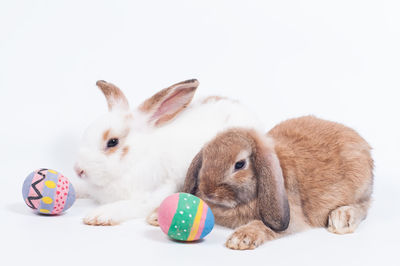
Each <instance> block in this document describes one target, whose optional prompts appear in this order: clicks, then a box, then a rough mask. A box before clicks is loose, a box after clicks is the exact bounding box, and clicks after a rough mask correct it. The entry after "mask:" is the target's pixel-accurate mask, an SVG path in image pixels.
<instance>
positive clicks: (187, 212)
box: [158, 193, 214, 241]
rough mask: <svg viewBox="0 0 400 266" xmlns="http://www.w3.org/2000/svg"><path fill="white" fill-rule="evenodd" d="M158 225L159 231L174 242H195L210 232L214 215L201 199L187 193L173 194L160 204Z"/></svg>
mask: <svg viewBox="0 0 400 266" xmlns="http://www.w3.org/2000/svg"><path fill="white" fill-rule="evenodd" d="M158 223H159V224H160V227H161V230H162V231H163V232H164V233H165V234H167V235H168V236H169V237H171V238H173V239H175V240H180V241H195V240H198V239H201V238H204V237H205V236H206V235H208V233H210V232H211V230H212V229H213V227H214V215H213V213H212V212H211V209H210V208H209V207H208V205H207V204H206V203H205V202H204V201H203V200H202V199H200V198H198V197H196V196H193V195H191V194H188V193H175V194H173V195H171V196H169V197H167V198H166V199H165V200H164V201H163V202H162V203H161V205H160V207H159V209H158Z"/></svg>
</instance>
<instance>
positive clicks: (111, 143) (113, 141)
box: [107, 138, 119, 148]
mask: <svg viewBox="0 0 400 266" xmlns="http://www.w3.org/2000/svg"><path fill="white" fill-rule="evenodd" d="M118 142H119V141H118V139H116V138H113V139H109V140H108V142H107V148H112V147H115V146H117V145H118Z"/></svg>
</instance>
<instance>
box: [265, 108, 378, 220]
mask: <svg viewBox="0 0 400 266" xmlns="http://www.w3.org/2000/svg"><path fill="white" fill-rule="evenodd" d="M268 135H269V136H271V137H272V138H273V139H274V140H275V151H276V153H277V155H278V157H279V160H280V164H281V167H282V171H283V175H284V177H285V186H286V189H287V192H288V197H289V198H292V200H293V201H295V202H296V204H299V205H300V206H301V208H302V211H303V214H304V216H305V218H306V219H307V222H308V223H309V224H310V225H312V226H326V224H327V219H328V215H329V213H330V212H331V211H332V210H334V209H336V208H337V207H339V206H343V205H351V204H365V205H368V204H369V200H370V196H371V192H372V182H373V173H372V170H373V160H372V158H371V155H370V149H371V148H370V146H369V145H368V143H367V142H366V141H365V140H364V139H363V138H362V137H361V136H360V135H358V134H357V132H355V131H354V130H352V129H350V128H348V127H346V126H344V125H341V124H339V123H334V122H329V121H325V120H322V119H318V118H316V117H313V116H306V117H300V118H295V119H290V120H287V121H284V122H282V123H280V124H278V125H277V126H275V127H274V128H273V129H271V130H270V131H269V132H268Z"/></svg>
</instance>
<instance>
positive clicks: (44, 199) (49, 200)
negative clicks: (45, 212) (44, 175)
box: [42, 197, 53, 204]
mask: <svg viewBox="0 0 400 266" xmlns="http://www.w3.org/2000/svg"><path fill="white" fill-rule="evenodd" d="M42 201H43V202H44V203H46V204H51V203H52V202H53V200H52V199H51V198H50V197H43V198H42Z"/></svg>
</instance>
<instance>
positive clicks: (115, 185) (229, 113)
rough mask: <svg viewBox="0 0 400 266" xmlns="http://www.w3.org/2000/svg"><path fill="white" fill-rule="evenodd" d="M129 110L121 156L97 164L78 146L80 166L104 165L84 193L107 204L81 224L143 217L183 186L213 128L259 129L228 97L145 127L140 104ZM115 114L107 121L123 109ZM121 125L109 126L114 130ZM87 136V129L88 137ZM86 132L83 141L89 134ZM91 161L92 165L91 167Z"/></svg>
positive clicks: (240, 106)
mask: <svg viewBox="0 0 400 266" xmlns="http://www.w3.org/2000/svg"><path fill="white" fill-rule="evenodd" d="M131 114H132V117H133V118H134V119H127V122H128V123H129V125H125V126H127V127H128V128H129V131H130V132H129V135H128V137H127V138H126V140H125V141H124V143H123V146H124V147H129V152H127V153H126V155H125V156H123V152H122V151H121V153H120V154H117V155H113V156H114V157H110V158H109V159H108V160H107V163H102V164H101V166H100V165H99V162H100V161H101V160H100V159H99V160H96V159H93V156H92V155H91V154H85V153H90V152H91V149H89V148H88V149H85V148H83V149H81V151H80V161H81V163H80V164H81V165H86V166H85V168H87V169H88V168H96V167H99V168H103V169H104V170H101V169H99V170H98V171H96V170H92V175H95V176H96V178H93V179H89V180H88V181H89V182H88V184H87V185H88V186H87V190H86V191H85V192H86V193H87V194H89V196H90V197H91V198H94V199H95V200H97V201H98V202H100V203H101V204H106V205H103V206H101V207H99V208H98V209H96V210H94V211H93V212H92V213H90V214H89V215H88V216H87V217H86V218H85V223H88V224H115V223H119V222H122V221H124V220H127V219H130V218H135V217H145V216H146V215H148V214H149V213H150V212H151V211H152V210H153V209H155V208H156V207H158V206H159V204H160V203H161V201H162V200H163V199H164V198H165V197H167V196H168V195H170V194H172V193H174V192H176V191H178V190H179V189H180V188H181V187H182V185H183V182H184V179H185V176H186V172H187V169H188V167H189V165H190V162H191V160H192V158H193V157H194V156H195V155H196V153H197V152H198V151H199V150H200V149H201V147H202V146H203V145H204V144H205V143H206V142H207V141H209V140H211V139H212V138H213V137H214V136H215V135H216V134H217V133H218V132H220V131H223V130H224V129H227V128H230V127H237V126H241V127H252V128H254V127H255V128H259V129H260V130H263V128H262V127H261V124H260V123H259V121H258V119H257V118H256V117H255V116H254V114H253V113H252V112H250V111H249V110H248V109H246V108H245V107H243V106H242V105H240V104H239V103H237V102H235V101H231V100H228V99H218V100H210V101H198V102H195V103H192V104H191V105H190V106H188V107H187V108H186V109H185V111H184V112H182V113H181V114H179V115H178V116H177V117H176V118H175V119H174V120H172V121H171V122H169V123H167V124H165V125H163V126H162V127H154V126H149V124H148V122H147V121H148V116H147V115H145V114H143V112H142V111H140V109H139V108H138V109H137V110H135V111H133V113H131ZM114 115H115V119H111V120H112V121H115V120H120V119H119V117H121V116H123V113H119V112H117V113H115V114H114ZM107 119H109V117H108V118H107ZM117 123H120V121H117ZM98 124H104V121H101V119H100V121H98ZM106 124H112V122H108V123H106ZM125 126H122V125H111V127H113V128H115V127H121V128H123V127H125ZM101 127H104V125H101V126H96V125H95V126H92V127H91V129H90V131H92V129H93V131H97V130H99V128H101ZM120 130H122V129H120ZM117 131H118V130H117ZM92 134H93V133H91V132H88V133H87V135H88V136H90V135H92ZM88 136H87V137H86V139H88V138H90V137H88ZM91 145H96V144H95V143H92V144H91ZM102 156H103V155H102ZM92 162H95V163H94V164H93V165H91V163H92ZM78 163H79V161H78ZM94 173H95V174H94Z"/></svg>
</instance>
